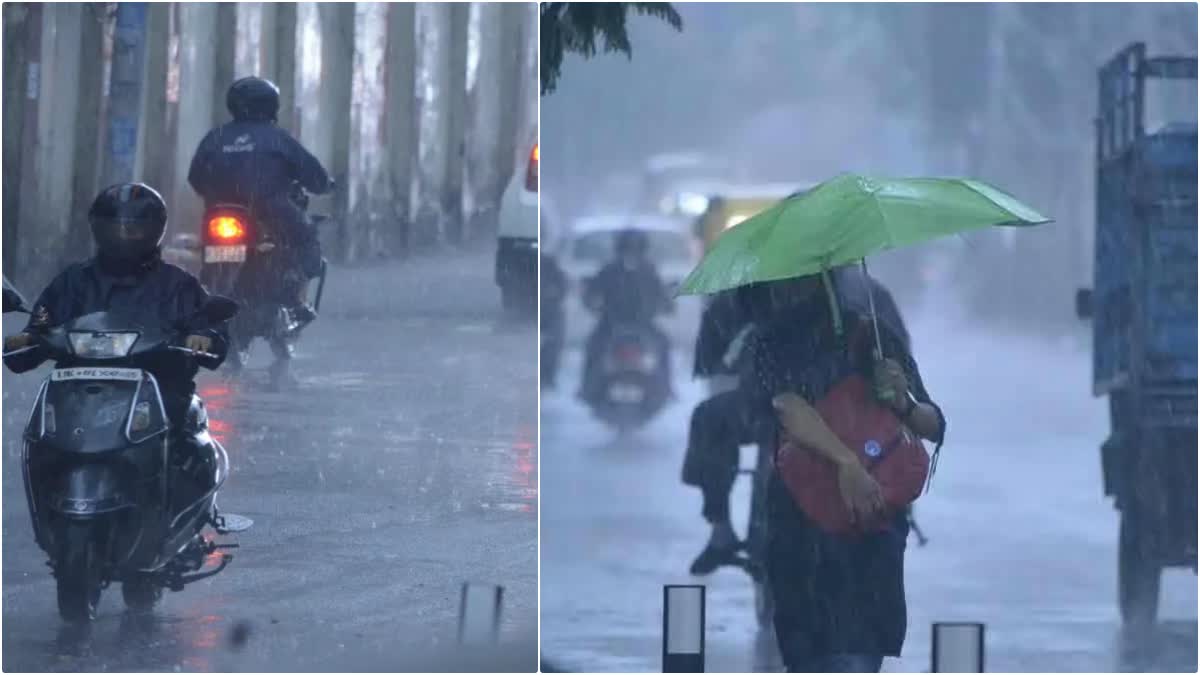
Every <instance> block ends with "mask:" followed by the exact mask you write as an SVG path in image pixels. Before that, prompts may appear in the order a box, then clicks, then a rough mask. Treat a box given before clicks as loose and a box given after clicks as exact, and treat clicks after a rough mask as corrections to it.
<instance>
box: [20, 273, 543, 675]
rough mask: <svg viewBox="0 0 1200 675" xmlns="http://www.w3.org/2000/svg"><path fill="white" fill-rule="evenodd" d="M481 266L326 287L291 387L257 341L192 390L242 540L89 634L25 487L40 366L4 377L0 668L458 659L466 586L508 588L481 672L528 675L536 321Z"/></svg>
mask: <svg viewBox="0 0 1200 675" xmlns="http://www.w3.org/2000/svg"><path fill="white" fill-rule="evenodd" d="M491 255H492V251H491V250H483V251H480V252H478V253H473V254H470V255H462V256H456V257H451V258H447V257H434V258H427V259H420V260H416V261H414V262H411V263H396V264H394V265H390V266H389V267H375V268H368V269H359V270H353V271H343V270H337V269H335V270H333V271H331V279H330V282H329V286H328V288H327V293H326V298H325V301H324V306H323V315H322V316H321V318H320V319H318V321H317V322H316V323H315V324H313V325H312V326H311V327H310V329H309V331H308V332H307V333H306V334H305V335H304V336H303V338H302V340H301V342H300V345H299V348H298V357H297V363H296V374H297V377H298V378H299V380H300V387H299V390H298V391H296V392H293V393H286V394H281V393H271V392H269V391H267V390H266V387H265V383H266V375H265V371H264V367H265V365H266V358H267V355H266V352H267V350H266V349H265V347H263V346H261V345H260V347H259V349H257V350H256V352H255V357H254V359H255V360H254V361H253V362H252V364H251V370H250V371H249V372H248V373H247V374H246V376H245V377H244V378H243V379H239V380H235V381H226V380H224V379H223V378H222V377H220V376H219V375H213V374H208V375H204V376H202V379H201V381H200V390H201V395H202V396H204V398H205V399H206V401H207V403H208V406H209V412H210V416H211V418H212V420H213V421H212V426H213V429H214V431H215V432H216V434H217V435H218V436H219V437H220V438H221V439H222V441H223V442H224V444H225V445H226V447H227V449H228V451H229V455H230V458H231V462H232V475H231V477H230V480H229V483H228V484H227V486H226V488H225V489H224V490H223V492H222V493H221V498H220V504H221V507H222V508H223V509H224V510H226V511H229V512H234V513H239V514H243V515H246V516H249V517H251V518H253V519H254V521H255V525H254V527H253V528H252V529H251V530H249V531H248V532H246V533H242V534H240V535H235V537H236V541H238V542H239V543H240V544H241V548H240V549H237V550H236V551H235V552H234V553H235V560H234V561H233V562H232V564H231V565H230V566H229V568H228V569H226V570H225V571H224V572H223V573H221V574H219V575H217V576H216V577H214V578H212V579H207V580H204V581H201V582H198V583H196V584H194V585H192V586H189V587H187V588H186V589H185V590H184V591H183V592H180V593H169V592H168V593H167V595H166V597H165V598H164V601H163V602H162V603H161V604H160V606H159V608H158V610H157V611H156V612H155V613H154V615H153V616H152V617H149V618H144V619H138V618H137V617H136V616H134V615H130V614H127V613H126V612H125V611H124V608H123V606H122V602H121V599H120V592H119V589H118V588H117V587H116V586H113V587H110V588H109V589H108V590H107V591H106V592H105V596H104V598H103V599H102V600H101V605H100V609H99V616H98V619H97V620H96V622H95V624H94V628H93V629H92V631H91V633H90V635H81V634H77V633H74V632H70V631H65V630H64V629H62V628H61V623H60V621H59V617H58V614H57V611H56V609H55V604H54V585H53V580H52V578H51V576H50V574H49V573H48V570H47V568H46V567H45V564H44V560H45V558H44V556H43V554H42V553H41V551H39V550H38V549H37V548H36V546H35V544H34V542H33V538H32V534H31V530H30V524H29V520H28V513H27V509H26V507H25V497H24V494H23V488H22V485H21V472H20V470H19V461H20V460H19V458H20V443H19V439H20V432H21V426H22V424H23V423H24V421H25V419H26V416H27V414H28V409H29V407H30V405H31V400H32V396H33V394H34V392H35V391H36V387H37V385H38V384H39V382H40V380H41V379H42V377H44V375H45V368H43V369H40V370H39V371H37V372H36V373H34V374H29V375H26V376H24V377H17V376H14V375H13V374H11V373H9V372H5V374H4V385H5V387H4V439H5V443H4V460H3V461H4V472H3V474H4V478H3V498H4V506H5V508H4V511H3V537H4V551H3V563H4V579H3V582H4V583H3V587H4V601H3V612H4V630H3V647H4V663H3V666H4V669H5V670H6V671H14V670H17V671H46V670H62V671H123V670H124V671H128V670H149V671H168V672H169V671H173V670H175V671H178V670H184V671H219V670H231V669H232V670H250V671H262V670H267V671H311V670H334V671H338V670H340V671H354V670H396V669H399V670H403V669H407V668H416V669H420V670H425V669H429V668H431V667H436V666H430V665H429V664H430V663H432V662H433V661H434V659H436V654H439V653H441V652H442V650H448V649H451V648H453V646H454V642H455V640H456V629H457V616H458V611H459V597H460V596H459V592H460V585H461V584H462V583H463V582H479V583H494V584H501V585H503V586H504V596H503V598H504V607H503V617H502V632H501V640H502V642H503V643H506V644H508V645H509V646H510V647H511V649H509V650H508V651H509V653H508V654H507V656H508V657H509V659H510V660H509V661H491V662H489V666H490V667H488V668H485V669H486V670H495V669H497V668H502V669H509V668H512V669H525V670H530V669H532V667H533V664H534V663H535V659H536V642H534V641H533V639H532V636H533V630H534V627H535V626H536V612H537V544H536V540H537V509H538V502H537V496H538V495H537V484H538V483H537V464H538V461H537V445H536V443H537V431H536V424H537V410H536V405H537V398H536V385H535V373H536V353H535V349H536V347H535V338H534V326H533V324H532V322H529V321H525V322H521V321H511V320H503V319H501V318H500V313H499V310H498V305H499V298H498V293H497V292H496V290H495V288H494V286H493V285H492V281H491V270H492V264H491ZM10 316H11V315H10ZM4 328H5V333H6V334H7V333H10V332H13V331H15V330H17V329H19V325H18V323H17V321H16V320H15V319H13V318H10V319H7V320H6V321H5V324H4ZM226 539H234V537H228V538H226Z"/></svg>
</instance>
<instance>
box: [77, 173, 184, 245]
mask: <svg viewBox="0 0 1200 675" xmlns="http://www.w3.org/2000/svg"><path fill="white" fill-rule="evenodd" d="M88 223H90V224H91V226H92V237H93V238H95V240H96V246H97V248H99V249H100V254H101V256H102V257H104V258H105V259H106V260H108V261H110V262H115V263H137V262H141V261H143V260H145V259H146V258H148V257H150V256H151V255H152V254H154V253H155V252H156V251H158V246H159V244H161V243H162V239H163V235H164V234H165V233H166V231H167V205H166V203H165V202H163V198H162V197H161V196H159V194H158V193H157V192H155V191H154V189H153V188H151V187H150V186H148V185H145V184H142V183H120V184H117V185H113V186H110V187H107V188H104V189H103V190H102V191H101V192H100V194H99V195H97V196H96V200H95V201H93V202H92V208H91V209H89V210H88Z"/></svg>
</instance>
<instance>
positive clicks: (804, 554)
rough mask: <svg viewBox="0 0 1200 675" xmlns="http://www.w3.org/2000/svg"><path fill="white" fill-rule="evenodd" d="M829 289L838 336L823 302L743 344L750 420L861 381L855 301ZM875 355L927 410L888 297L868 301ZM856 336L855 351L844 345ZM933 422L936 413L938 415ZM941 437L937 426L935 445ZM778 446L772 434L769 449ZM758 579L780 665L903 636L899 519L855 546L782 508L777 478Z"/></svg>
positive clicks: (866, 359) (863, 367)
mask: <svg viewBox="0 0 1200 675" xmlns="http://www.w3.org/2000/svg"><path fill="white" fill-rule="evenodd" d="M842 281H843V282H844V283H841V284H837V283H836V280H835V285H837V286H838V291H837V292H838V297H839V305H840V306H841V307H842V319H843V323H844V326H845V328H846V331H845V333H844V334H843V335H841V336H839V335H838V334H837V333H836V332H835V331H834V330H833V320H832V317H833V314H832V312H831V311H830V308H829V302H828V299H827V298H826V296H824V295H823V294H822V295H821V296H819V297H816V298H814V299H813V300H812V301H810V302H808V303H807V304H805V305H802V306H800V307H797V308H796V309H795V312H794V313H792V314H789V316H787V317H782V318H779V319H778V320H775V321H771V322H769V323H767V324H765V325H759V329H758V330H757V331H756V334H755V339H754V340H753V341H752V345H751V347H752V351H753V361H754V371H755V377H753V378H751V381H750V382H745V383H744V384H743V387H746V388H748V389H750V391H748V392H747V394H748V396H749V397H750V401H751V405H752V406H754V407H755V409H757V410H759V413H758V414H759V415H763V416H767V415H774V411H773V409H772V408H771V398H772V397H773V396H774V395H776V394H779V393H782V392H786V391H790V392H795V393H797V394H799V395H801V396H802V397H804V398H805V399H807V400H808V401H810V402H815V401H818V400H820V399H821V398H822V397H823V396H824V395H825V392H827V391H828V390H829V389H830V388H831V387H832V386H833V385H834V384H835V383H836V382H837V381H839V380H840V379H842V378H843V377H845V376H846V375H849V374H850V373H852V372H859V373H861V374H863V375H866V376H870V369H871V365H872V353H871V352H872V349H873V348H874V337H873V334H872V331H871V329H870V319H869V316H870V315H869V313H867V312H863V311H861V310H860V309H859V308H860V307H861V304H860V302H861V301H863V300H865V299H866V298H865V296H863V297H854V296H855V294H856V293H857V291H858V290H865V287H862V288H859V289H857V290H856V289H854V288H852V287H851V286H852V285H853V284H854V282H853V281H852V280H849V279H843V280H842ZM875 305H876V311H877V313H878V314H879V316H878V318H879V327H880V333H881V339H882V343H883V352H884V356H886V357H890V358H894V359H896V360H898V361H899V362H900V363H901V364H902V366H903V367H904V370H905V371H906V374H907V376H908V380H909V383H910V388H911V390H912V393H913V395H914V396H915V397H916V398H917V400H919V401H922V402H926V403H932V400H931V398H930V396H929V394H928V392H926V390H925V386H924V383H923V382H922V380H921V376H920V372H919V370H918V369H917V364H916V361H915V360H914V359H913V357H912V353H911V345H910V344H909V339H908V334H907V331H906V330H904V326H903V322H902V321H900V316H899V312H898V311H896V312H895V313H894V315H889V316H887V317H886V318H885V316H884V314H885V313H887V314H891V313H892V310H894V309H895V306H894V303H891V302H890V296H888V297H882V296H881V297H876V298H875ZM860 327H861V330H863V332H862V333H860V335H859V339H858V340H857V342H853V341H851V340H850V338H851V336H853V335H854V333H855V331H856V330H857V329H860ZM851 345H853V346H855V347H856V348H855V349H850V347H851ZM939 416H940V410H939ZM944 434H945V420H944V418H943V419H942V424H941V428H940V430H939V433H938V438H937V442H938V444H939V445H940V443H941V439H942V437H943V436H944ZM775 443H776V444H777V443H778V425H776V440H775ZM767 502H768V506H767V518H768V528H767V529H768V532H769V537H768V539H769V541H768V551H767V567H768V575H769V576H770V578H771V581H772V587H773V589H772V590H773V595H774V597H775V602H776V629H777V630H778V631H779V636H780V645H781V648H782V649H784V651H785V652H787V653H786V654H785V655H784V656H785V661H796V662H799V661H801V660H803V659H805V658H808V657H810V656H812V655H824V654H836V653H850V654H882V655H897V654H899V652H900V648H901V645H902V644H903V641H904V635H905V632H906V628H907V609H906V602H905V595H904V549H905V545H906V540H907V536H908V522H907V517H906V514H903V513H901V514H897V516H896V517H895V519H894V520H893V523H892V527H891V529H889V530H887V531H884V532H881V533H876V534H869V535H861V536H857V537H838V536H834V535H829V534H826V533H825V532H824V531H822V530H820V529H819V528H817V527H816V526H815V525H814V524H813V523H812V522H811V521H809V520H808V518H807V517H806V516H805V515H804V513H803V512H802V511H800V509H799V508H797V507H796V505H795V502H793V501H792V499H791V496H790V495H789V494H788V492H787V490H786V488H784V486H783V483H782V482H781V481H780V480H779V478H778V476H772V478H771V481H770V484H769V486H768V496H767Z"/></svg>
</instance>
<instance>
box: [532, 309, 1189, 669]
mask: <svg viewBox="0 0 1200 675" xmlns="http://www.w3.org/2000/svg"><path fill="white" fill-rule="evenodd" d="M910 320H913V325H912V326H911V328H912V329H913V333H914V340H915V344H916V348H917V358H918V360H919V361H920V363H921V367H922V372H923V375H924V377H925V380H926V383H927V384H928V386H929V389H930V391H931V392H932V393H933V395H934V397H935V398H937V399H938V400H939V401H940V402H941V403H942V405H943V407H944V408H945V409H946V412H947V415H948V416H949V432H948V436H947V444H946V447H945V448H944V450H943V453H942V456H941V461H940V463H939V466H938V472H937V476H936V478H935V480H934V482H933V487H932V491H931V492H930V493H929V494H927V495H925V496H923V497H922V498H921V501H920V502H918V505H917V518H918V521H919V524H920V525H921V527H922V528H923V530H924V531H925V533H926V534H927V535H928V537H929V539H930V541H929V543H928V545H927V546H926V547H923V548H922V547H918V546H917V544H916V541H915V537H914V538H913V539H912V540H910V542H909V549H908V554H907V557H906V570H905V572H906V587H907V592H908V600H909V630H908V637H907V640H906V642H905V647H904V654H903V656H902V657H901V658H899V659H889V660H888V661H887V662H886V663H885V665H884V668H885V670H890V671H901V672H925V671H928V670H929V667H930V662H929V647H930V624H931V623H933V622H935V621H982V622H985V623H986V624H987V626H988V637H987V660H988V669H989V670H991V671H1001V672H1003V671H1010V672H1011V671H1023V672H1030V671H1033V672H1037V671H1051V672H1054V671H1075V672H1086V671H1097V670H1098V671H1112V670H1122V671H1135V670H1154V671H1174V672H1195V670H1196V667H1197V650H1196V645H1197V638H1196V592H1197V590H1196V589H1197V586H1196V577H1195V576H1194V574H1193V572H1192V571H1191V570H1178V569H1173V570H1169V571H1168V572H1167V573H1166V574H1165V575H1164V578H1163V596H1162V616H1163V621H1162V623H1161V625H1160V626H1159V629H1158V630H1157V631H1156V632H1155V633H1154V634H1152V635H1150V636H1148V637H1141V638H1137V639H1133V638H1130V637H1127V636H1123V635H1122V633H1121V630H1120V621H1119V619H1118V615H1117V608H1116V536H1117V517H1116V513H1115V511H1114V510H1113V509H1112V506H1111V504H1110V503H1109V501H1108V500H1106V499H1105V498H1104V497H1103V494H1102V492H1103V490H1102V485H1101V477H1100V461H1099V451H1098V447H1099V444H1100V442H1101V441H1102V440H1103V439H1104V437H1105V435H1106V434H1107V423H1108V422H1107V418H1106V415H1107V409H1106V404H1105V403H1104V402H1103V401H1100V400H1096V399H1092V398H1091V397H1090V396H1089V391H1090V384H1089V383H1090V379H1089V377H1090V371H1089V367H1090V366H1089V363H1088V360H1087V358H1088V357H1087V356H1086V353H1085V351H1084V349H1085V347H1084V345H1086V342H1084V341H1083V340H1080V341H1077V342H1067V343H1059V342H1052V341H1042V340H1035V339H1030V338H1022V337H998V336H982V335H976V334H973V333H971V332H968V331H965V330H964V329H963V327H962V325H961V324H955V323H953V322H946V321H943V322H937V323H935V322H933V321H920V320H917V318H912V319H910ZM578 362H579V355H578V353H573V354H569V355H568V358H567V359H566V361H565V363H564V369H563V372H562V376H563V377H562V381H561V382H560V386H559V390H560V391H559V392H555V393H552V394H549V395H544V396H543V398H542V417H541V419H542V442H543V447H544V449H545V453H544V459H543V462H542V472H543V475H544V480H543V483H542V485H543V489H542V495H543V514H542V533H541V548H542V567H541V569H542V592H541V600H542V648H543V655H544V658H546V659H548V660H550V661H551V662H554V663H555V664H556V665H557V666H558V667H560V668H566V669H574V670H586V671H626V672H646V671H658V670H659V669H660V668H661V663H660V660H661V653H660V650H661V643H660V639H661V636H660V633H661V625H662V614H661V606H660V605H661V598H662V591H661V586H662V585H663V584H668V583H697V582H700V583H705V584H707V585H708V606H707V612H706V613H707V635H706V648H707V654H708V661H707V668H708V670H710V671H734V672H738V671H746V670H756V671H767V670H777V669H778V668H779V662H778V659H777V657H776V654H775V649H774V644H773V639H772V638H771V637H770V636H769V635H766V634H764V633H762V632H760V631H759V630H758V629H757V627H756V625H755V621H754V597H753V593H752V588H751V585H750V583H749V581H748V579H747V577H746V575H745V574H744V573H742V572H741V571H738V570H729V569H725V570H721V571H719V572H717V573H716V574H713V575H711V576H709V577H705V578H703V579H701V580H697V579H695V578H693V577H690V576H689V575H688V573H687V567H688V564H689V563H690V562H691V560H692V558H693V557H694V556H695V555H696V554H697V553H698V552H699V551H700V548H701V547H702V546H703V544H704V541H705V539H706V537H707V534H708V528H707V525H706V524H705V523H704V521H703V520H702V519H701V517H700V501H701V500H700V495H699V492H698V491H697V490H695V489H692V488H689V487H686V486H684V485H682V484H681V483H680V480H679V475H680V465H681V461H682V457H683V449H684V443H685V435H686V430H687V421H688V416H689V415H690V414H691V410H692V408H693V407H694V406H695V404H696V403H697V402H698V401H699V400H701V399H702V398H703V397H704V396H705V395H706V392H705V389H704V387H703V386H702V385H701V384H698V383H688V382H678V383H677V385H676V388H677V391H678V392H679V395H680V400H679V401H678V402H677V403H675V404H674V405H672V406H671V407H670V408H668V409H667V410H666V411H664V413H663V414H662V415H661V416H660V418H659V419H657V420H655V421H654V422H652V423H651V424H650V425H648V426H647V427H646V428H644V429H642V430H640V431H639V432H637V433H635V434H631V435H629V436H627V437H624V438H617V437H615V435H614V434H613V433H612V432H611V431H610V430H608V429H606V428H605V427H603V426H601V425H600V424H599V423H597V422H595V421H594V420H593V419H591V418H590V416H589V414H588V412H587V411H586V410H585V409H583V408H582V407H580V405H579V404H578V403H577V402H576V401H574V400H573V399H572V398H571V396H570V392H572V391H574V387H575V386H576V384H577V382H578V380H577V377H578ZM688 366H690V355H689V354H680V355H679V362H678V366H677V368H678V369H677V371H676V372H679V373H688V372H690V371H689V369H688ZM1039 373H1040V374H1045V375H1047V376H1045V377H1041V378H1040V379H1039V380H1038V382H1037V386H1036V387H1032V388H1031V387H1030V382H1029V379H1028V378H1029V377H1031V376H1032V374H1039ZM750 462H751V457H750V455H749V453H748V452H745V451H744V452H743V459H742V464H743V466H746V465H748V464H749V463H750ZM745 482H746V481H745V480H739V483H738V484H737V485H736V486H735V488H734V495H733V506H734V514H733V517H734V522H735V524H736V525H738V526H739V527H741V524H743V523H744V522H745V518H746V509H747V503H748V499H749V490H748V487H747V486H746V485H745V484H744V483H745Z"/></svg>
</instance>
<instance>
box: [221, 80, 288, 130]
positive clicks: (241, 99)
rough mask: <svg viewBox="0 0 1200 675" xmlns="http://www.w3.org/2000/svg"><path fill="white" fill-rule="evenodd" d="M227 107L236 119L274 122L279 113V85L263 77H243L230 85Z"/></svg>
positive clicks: (226, 100)
mask: <svg viewBox="0 0 1200 675" xmlns="http://www.w3.org/2000/svg"><path fill="white" fill-rule="evenodd" d="M225 107H227V108H229V114H230V115H233V119H235V120H261V121H264V122H265V121H268V120H269V121H272V122H274V121H275V119H276V117H277V116H278V115H279V87H276V86H275V83H274V82H272V81H270V80H264V79H263V78H261V77H243V78H242V79H240V80H238V81H237V82H234V83H233V84H231V85H229V93H227V94H225Z"/></svg>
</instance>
